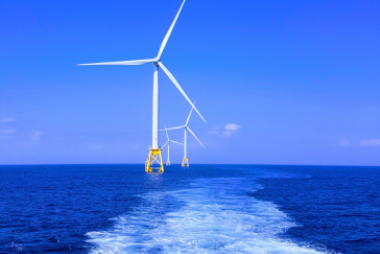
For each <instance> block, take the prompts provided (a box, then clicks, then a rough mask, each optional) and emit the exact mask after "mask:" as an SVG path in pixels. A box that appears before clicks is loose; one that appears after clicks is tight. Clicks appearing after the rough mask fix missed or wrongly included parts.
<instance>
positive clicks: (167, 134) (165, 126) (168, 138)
mask: <svg viewBox="0 0 380 254" xmlns="http://www.w3.org/2000/svg"><path fill="white" fill-rule="evenodd" d="M165 131H166V137H167V138H168V140H169V135H168V130H167V129H166V125H165Z"/></svg>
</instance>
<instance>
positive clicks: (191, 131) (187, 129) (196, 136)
mask: <svg viewBox="0 0 380 254" xmlns="http://www.w3.org/2000/svg"><path fill="white" fill-rule="evenodd" d="M187 130H188V131H190V133H191V134H193V136H194V138H195V139H196V140H198V142H199V144H201V145H202V146H203V147H205V146H204V145H203V144H202V142H201V141H200V140H199V139H198V138H197V136H195V134H194V132H192V130H190V128H189V127H187Z"/></svg>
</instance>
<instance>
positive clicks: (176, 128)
mask: <svg viewBox="0 0 380 254" xmlns="http://www.w3.org/2000/svg"><path fill="white" fill-rule="evenodd" d="M185 127H186V126H185V125H182V126H177V127H171V128H167V129H166V130H168V131H170V130H178V129H183V128H185Z"/></svg>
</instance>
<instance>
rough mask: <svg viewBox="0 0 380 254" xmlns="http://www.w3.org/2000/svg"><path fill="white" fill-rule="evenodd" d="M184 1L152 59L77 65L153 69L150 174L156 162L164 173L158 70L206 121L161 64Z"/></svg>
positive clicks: (147, 167) (148, 166)
mask: <svg viewBox="0 0 380 254" xmlns="http://www.w3.org/2000/svg"><path fill="white" fill-rule="evenodd" d="M185 1H186V0H184V1H183V2H182V4H181V7H180V8H179V11H178V13H177V15H176V17H175V18H174V21H173V23H172V24H171V26H170V28H169V31H168V32H167V33H166V35H165V38H164V40H163V41H162V43H161V47H160V50H159V51H158V55H157V56H156V57H155V58H152V59H143V60H132V61H120V62H105V63H91V64H79V65H142V64H147V63H152V64H153V67H154V72H153V124H152V146H151V147H150V148H149V150H150V152H149V158H148V160H147V161H146V163H145V171H146V172H152V170H153V169H156V168H153V167H152V165H153V163H154V162H155V161H156V162H158V163H159V164H160V167H159V168H158V169H159V172H161V173H162V172H164V166H163V164H162V157H161V148H160V147H159V146H158V118H159V114H158V113H159V86H158V70H159V68H160V67H161V69H162V70H163V71H164V72H165V73H166V75H167V76H168V77H169V79H170V80H171V81H172V82H173V83H174V85H175V86H176V87H177V89H178V90H179V91H180V92H181V94H182V95H183V96H184V97H185V98H186V100H187V101H188V102H189V103H190V105H191V106H192V107H193V108H194V110H195V111H196V112H197V113H198V115H199V116H200V117H201V118H202V120H203V121H204V122H206V120H205V119H204V118H203V116H202V115H201V113H199V111H198V110H197V109H196V108H195V107H194V105H193V103H192V102H191V100H190V99H189V97H188V96H187V95H186V93H185V92H184V91H183V89H182V87H181V86H180V85H179V83H178V81H177V80H176V79H175V78H174V76H173V75H172V74H171V73H170V71H169V70H168V69H167V68H166V67H165V66H164V64H163V63H162V62H161V57H162V53H163V52H164V49H165V46H166V44H167V42H168V40H169V37H170V35H171V33H172V31H173V28H174V26H175V24H176V22H177V19H178V17H179V15H180V13H181V10H182V8H183V5H184V4H185Z"/></svg>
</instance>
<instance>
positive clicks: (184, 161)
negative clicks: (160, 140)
mask: <svg viewBox="0 0 380 254" xmlns="http://www.w3.org/2000/svg"><path fill="white" fill-rule="evenodd" d="M194 104H195V102H194ZM194 104H193V107H192V108H191V111H190V114H189V116H188V117H187V121H186V124H185V125H181V126H177V127H172V128H165V130H166V131H169V130H178V129H184V130H185V137H184V151H185V154H184V157H183V161H182V167H185V166H187V167H188V166H189V160H188V159H187V131H189V132H190V133H191V134H192V135H193V136H194V138H195V139H196V140H198V142H199V144H201V145H202V146H203V147H205V146H204V145H203V144H202V142H201V141H200V140H199V139H198V138H197V136H195V134H194V132H193V131H192V130H191V129H190V128H189V126H188V124H189V120H190V116H191V113H192V112H193V109H195V106H194ZM161 131H163V130H161Z"/></svg>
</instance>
